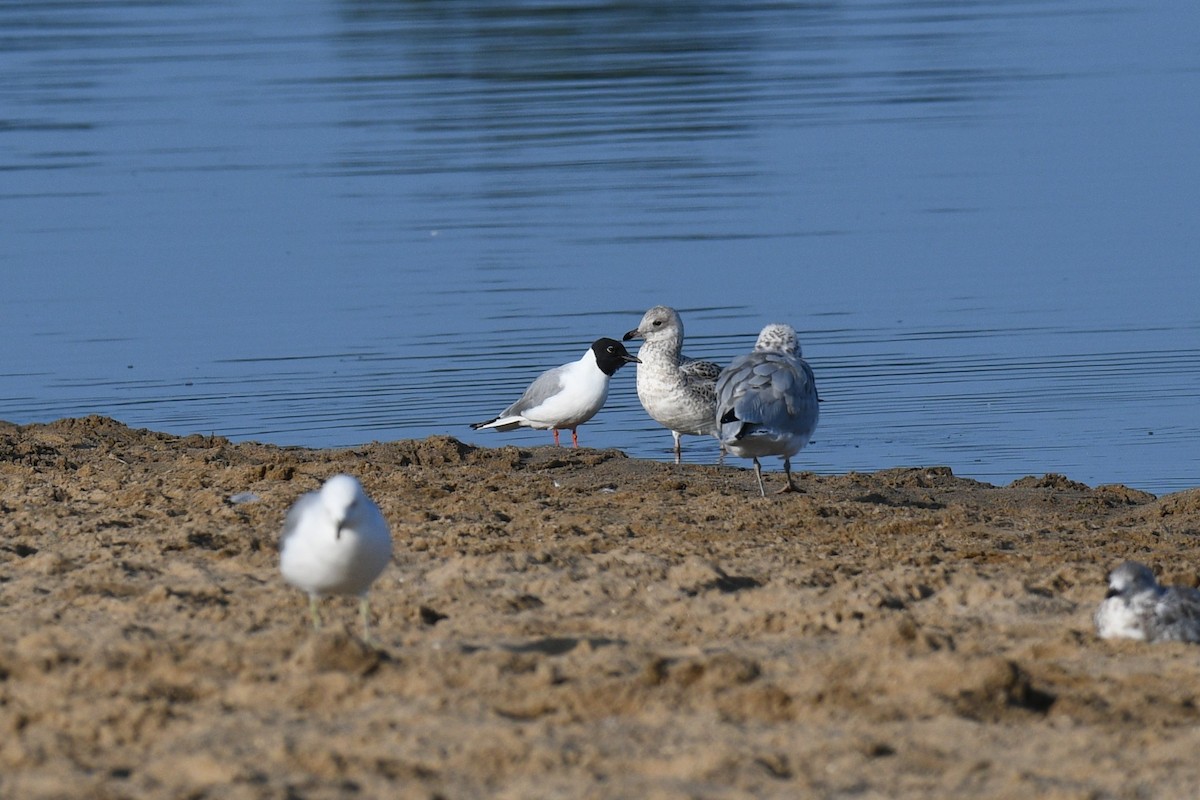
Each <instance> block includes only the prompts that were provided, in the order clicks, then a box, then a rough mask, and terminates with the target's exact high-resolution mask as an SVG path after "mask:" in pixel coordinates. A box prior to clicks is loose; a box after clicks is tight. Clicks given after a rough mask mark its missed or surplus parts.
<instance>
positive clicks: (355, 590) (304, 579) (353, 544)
mask: <svg viewBox="0 0 1200 800" xmlns="http://www.w3.org/2000/svg"><path fill="white" fill-rule="evenodd" d="M391 557H392V535H391V532H390V531H389V530H388V524H387V520H385V519H384V518H383V514H382V513H381V512H380V511H379V507H378V506H377V505H375V503H374V502H373V501H372V500H371V498H370V497H367V495H366V493H365V492H364V491H363V488H362V485H361V484H360V483H359V482H358V480H357V479H356V478H353V477H351V476H349V475H334V476H333V477H332V478H330V479H329V480H327V481H325V484H324V485H323V486H322V487H321V489H320V490H319V491H316V492H309V493H307V494H305V495H303V496H301V497H300V499H299V500H297V501H296V502H295V503H294V504H293V505H292V507H291V510H289V511H288V514H287V519H286V520H285V521H284V524H283V538H282V539H281V540H280V543H279V569H280V571H282V572H283V578H284V580H286V581H287V582H288V583H290V584H291V585H293V586H295V587H296V588H298V589H302V590H303V591H305V592H307V593H308V597H309V607H310V609H311V610H312V616H313V625H314V627H318V628H319V627H320V626H321V614H320V611H319V609H318V608H317V601H318V599H319V598H320V597H321V596H322V595H327V594H350V595H358V596H359V597H360V598H361V603H360V605H359V607H360V610H361V613H362V624H363V637H364V638H369V635H370V634H369V630H368V622H369V619H370V608H369V606H368V602H367V590H369V589H370V588H371V584H372V583H374V582H375V579H376V578H378V577H379V574H380V573H381V572H383V570H384V567H386V566H387V565H388V561H389V560H390V559H391Z"/></svg>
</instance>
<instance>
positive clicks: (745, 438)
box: [714, 324, 819, 497]
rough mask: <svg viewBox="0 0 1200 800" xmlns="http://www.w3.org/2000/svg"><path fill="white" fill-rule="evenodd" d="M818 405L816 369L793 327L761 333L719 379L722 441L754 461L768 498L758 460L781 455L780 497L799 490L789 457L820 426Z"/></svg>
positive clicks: (775, 326) (760, 485) (770, 327)
mask: <svg viewBox="0 0 1200 800" xmlns="http://www.w3.org/2000/svg"><path fill="white" fill-rule="evenodd" d="M818 402H819V399H818V397H817V384H816V382H815V380H814V378H813V371H812V368H811V367H809V366H808V363H807V362H805V361H804V359H803V358H801V357H800V342H799V340H798V339H797V338H796V331H795V330H794V329H793V328H792V327H791V326H790V325H781V324H772V325H768V326H766V327H765V328H763V329H762V332H761V333H760V334H759V335H758V341H757V342H756V343H755V345H754V351H753V352H751V353H748V354H746V355H744V356H739V357H738V358H736V359H734V361H733V363H732V364H730V365H729V366H728V367H726V368H725V369H724V370H723V371H722V372H721V375H720V377H719V378H717V408H716V413H715V415H714V418H715V420H716V422H717V424H718V425H719V426H720V432H719V438H720V442H721V444H722V445H723V446H724V447H725V448H726V449H727V450H729V452H731V453H733V454H734V455H735V456H741V457H742V458H750V459H753V460H754V474H755V476H756V477H757V478H758V490H759V492H761V493H762V495H763V496H764V497H766V494H767V491H766V489H765V488H764V487H763V479H762V465H760V464H759V463H758V458H759V456H783V471H784V474H785V475H787V484H786V485H785V486H784V487H783V488H782V489H780V492H793V491H798V488H797V487H796V485H795V484H794V483H792V462H791V458H792V456H794V455H795V454H796V453H798V452H800V449H801V448H802V447H804V445H806V444H808V440H809V439H810V438H811V437H812V434H813V431H814V430H815V429H816V427H817V417H818V415H819V412H818V409H817V403H818Z"/></svg>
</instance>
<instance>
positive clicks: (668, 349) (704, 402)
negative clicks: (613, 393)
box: [624, 306, 721, 463]
mask: <svg viewBox="0 0 1200 800" xmlns="http://www.w3.org/2000/svg"><path fill="white" fill-rule="evenodd" d="M624 339H625V341H629V340H630V339H643V340H644V343H643V344H642V346H641V348H639V349H638V358H639V359H640V360H641V363H640V364H639V365H638V368H637V392H638V400H640V401H641V403H642V408H644V409H646V413H647V414H649V415H650V418H651V419H653V420H654V421H655V422H657V423H658V424H659V425H662V426H663V427H665V428H667V429H669V430H670V431H671V437H672V438H673V439H674V445H675V447H674V452H675V462H676V463H678V462H679V461H680V458H681V452H682V447H681V442H680V439H681V437H682V436H683V435H684V434H687V435H690V436H716V435H717V424H716V418H715V416H714V410H715V408H716V402H717V393H716V381H717V376H718V375H720V374H721V367H720V365H718V364H715V363H713V362H711V361H702V360H700V359H695V358H688V357H687V356H685V355H683V320H681V319H680V317H679V313H678V312H677V311H676V310H675V309H673V308H668V307H667V306H655V307H654V308H652V309H650V310H649V311H647V312H646V313H645V315H643V316H642V321H641V322H640V323H639V324H638V326H637V327H636V328H634V329H633V330H631V331H629V332H628V333H626V334H625V336H624Z"/></svg>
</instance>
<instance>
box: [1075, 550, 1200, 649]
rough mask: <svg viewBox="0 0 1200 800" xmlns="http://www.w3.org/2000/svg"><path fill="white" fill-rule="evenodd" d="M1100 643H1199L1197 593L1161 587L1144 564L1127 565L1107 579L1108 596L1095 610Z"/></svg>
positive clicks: (1132, 562)
mask: <svg viewBox="0 0 1200 800" xmlns="http://www.w3.org/2000/svg"><path fill="white" fill-rule="evenodd" d="M1096 634H1097V635H1098V636H1100V638H1101V639H1114V638H1123V639H1138V640H1140V641H1144V642H1200V592H1198V591H1196V590H1195V589H1192V588H1189V587H1186V586H1160V585H1159V584H1158V581H1156V580H1155V579H1154V573H1153V572H1151V571H1150V568H1149V567H1147V566H1146V565H1145V564H1139V563H1138V562H1136V561H1126V562H1125V563H1123V564H1121V565H1120V566H1119V567H1117V568H1116V569H1114V570H1113V571H1112V572H1111V573H1110V574H1109V576H1108V592H1107V593H1106V594H1105V595H1104V602H1102V603H1101V604H1100V607H1099V608H1098V609H1096Z"/></svg>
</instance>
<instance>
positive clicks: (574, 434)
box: [571, 428, 579, 447]
mask: <svg viewBox="0 0 1200 800" xmlns="http://www.w3.org/2000/svg"><path fill="white" fill-rule="evenodd" d="M571 443H572V444H573V445H575V446H576V447H579V432H578V431H577V430H575V429H574V428H571Z"/></svg>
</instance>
